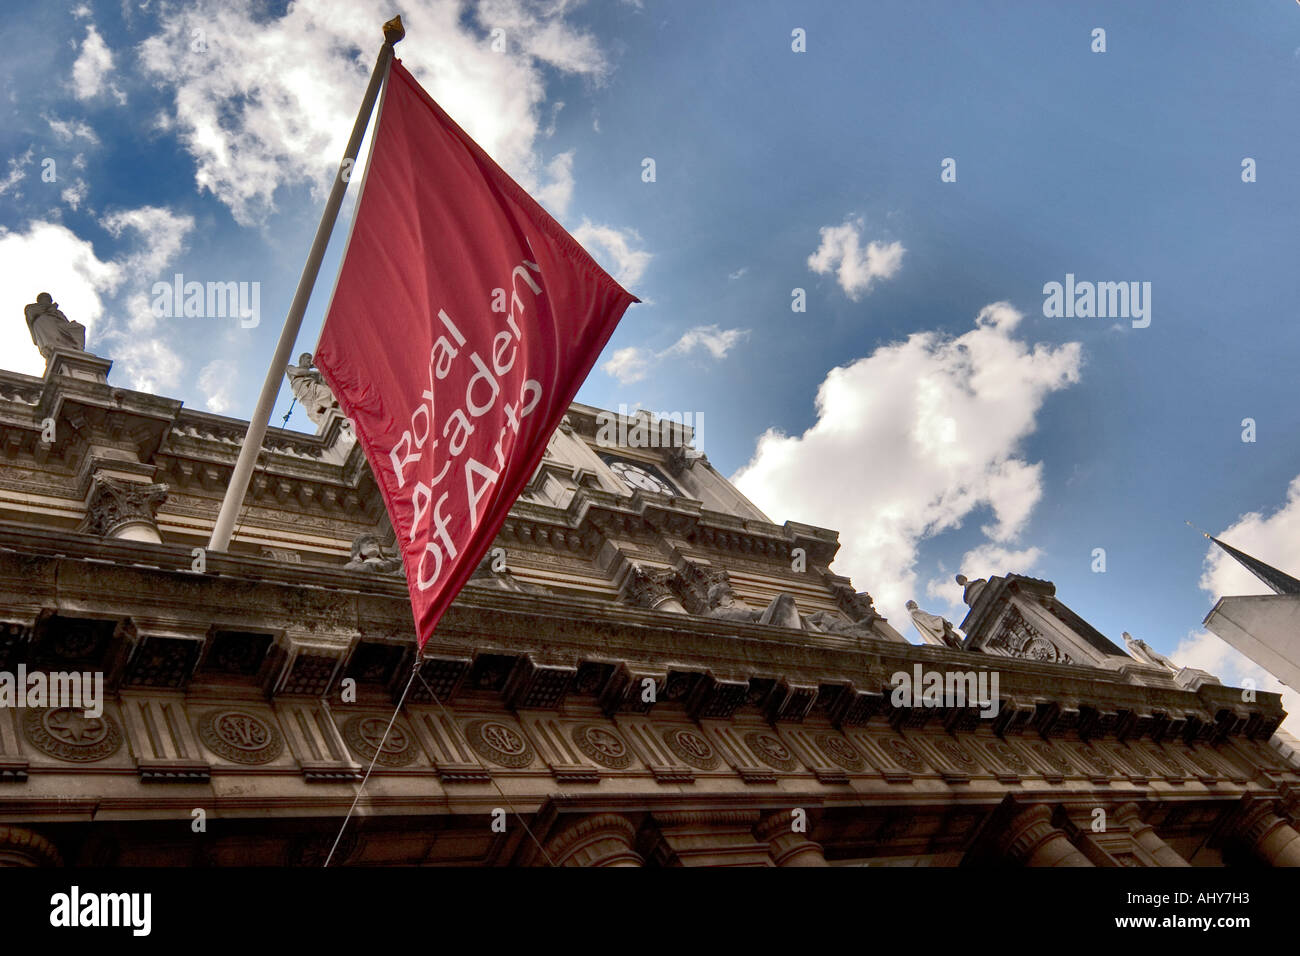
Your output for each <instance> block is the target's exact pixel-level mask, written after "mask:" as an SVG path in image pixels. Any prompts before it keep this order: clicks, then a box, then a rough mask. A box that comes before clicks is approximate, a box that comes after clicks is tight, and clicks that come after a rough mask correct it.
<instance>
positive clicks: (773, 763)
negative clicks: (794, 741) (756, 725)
mask: <svg viewBox="0 0 1300 956" xmlns="http://www.w3.org/2000/svg"><path fill="white" fill-rule="evenodd" d="M745 744H746V746H748V747H749V749H750V750H752V751H753V752H754V756H755V757H757V758H758V759H759V760H761V761H763V763H765V764H767V765H768V766H769V767H775V768H776V769H777V770H786V771H789V770H794V769H795V768H797V767H798V766H799V765H798V764H797V763H795V761H794V755H793V754H791V753H790V748H788V747H787V746H786V745H785V744H783V743H782V742H781V738H780V737H776V736H774V735H772V734H760V733H754V734H745Z"/></svg>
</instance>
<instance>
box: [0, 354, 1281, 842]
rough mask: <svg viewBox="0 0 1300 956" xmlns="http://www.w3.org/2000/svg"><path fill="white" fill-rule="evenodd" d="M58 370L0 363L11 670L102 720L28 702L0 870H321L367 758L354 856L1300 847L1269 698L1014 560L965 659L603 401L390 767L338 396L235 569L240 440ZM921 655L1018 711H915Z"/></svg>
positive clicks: (384, 532) (406, 663)
mask: <svg viewBox="0 0 1300 956" xmlns="http://www.w3.org/2000/svg"><path fill="white" fill-rule="evenodd" d="M47 360H48V366H47V369H46V372H45V375H44V376H43V377H41V378H36V377H32V376H26V375H21V374H16V373H11V372H0V446H2V447H3V450H4V455H3V457H2V458H0V672H8V673H16V672H17V670H18V668H19V667H20V665H21V666H22V667H24V668H25V669H27V670H28V671H43V672H68V673H71V672H99V673H102V674H103V675H104V680H105V697H106V702H105V703H104V706H103V713H102V715H100V716H98V717H92V716H89V715H87V714H85V713H82V712H81V711H79V710H76V709H74V708H68V707H45V708H41V707H17V706H14V707H6V708H3V709H0V863H3V864H17V865H48V866H55V865H67V866H78V865H95V864H100V865H138V864H159V865H178V866H182V865H183V866H194V865H226V864H271V865H321V864H322V863H324V862H325V859H326V857H327V856H328V854H329V851H330V848H331V846H332V845H333V844H334V840H335V837H336V834H337V833H338V831H339V826H340V823H341V822H342V821H343V819H344V817H345V815H346V814H347V813H348V810H349V808H350V806H351V805H352V803H353V800H354V798H355V797H356V796H357V790H358V787H359V782H360V780H361V778H362V776H363V774H364V773H365V771H366V768H367V767H369V766H370V765H371V763H372V762H373V763H374V769H373V773H372V775H371V777H370V779H369V781H368V783H367V785H366V788H365V791H364V795H363V796H362V798H361V800H360V802H359V804H358V808H357V812H356V813H355V814H354V816H353V818H352V820H351V822H350V823H349V825H348V827H347V829H346V830H345V831H344V835H343V838H342V839H341V840H340V841H339V845H338V849H337V851H336V852H335V855H334V858H333V862H332V865H340V864H344V865H385V864H409V865H428V864H440V865H489V866H509V865H524V866H547V865H562V866H575V865H593V866H596V865H599V866H700V865H722V866H825V865H900V866H957V865H968V866H1018V865H1028V866H1058V865H1078V866H1186V865H1189V864H1190V865H1219V864H1244V865H1249V864H1264V865H1297V864H1300V835H1298V834H1297V832H1296V830H1295V829H1294V828H1293V827H1294V818H1295V816H1296V814H1297V812H1300V802H1298V800H1297V796H1298V795H1300V775H1298V773H1297V768H1296V766H1294V765H1292V764H1291V763H1290V762H1289V760H1288V759H1287V758H1286V757H1284V755H1283V754H1282V753H1280V752H1279V751H1278V749H1277V748H1275V747H1274V746H1271V745H1270V738H1271V737H1272V736H1273V733H1274V730H1275V729H1276V728H1277V726H1278V724H1279V723H1280V722H1281V720H1282V718H1283V717H1284V713H1283V711H1282V710H1281V707H1280V702H1279V698H1278V697H1277V696H1276V695H1273V694H1267V693H1262V692H1261V693H1257V694H1255V695H1254V699H1253V700H1250V699H1248V698H1250V697H1251V695H1250V694H1243V692H1241V691H1240V690H1237V689H1234V688H1229V687H1225V686H1223V685H1222V684H1220V683H1219V682H1218V681H1217V680H1216V679H1214V678H1213V677H1212V676H1210V675H1207V674H1204V673H1202V672H1199V671H1190V670H1187V669H1179V668H1177V667H1176V665H1172V664H1170V663H1169V662H1167V661H1165V660H1164V659H1162V658H1160V657H1159V655H1154V654H1152V655H1147V654H1145V652H1143V651H1142V650H1141V648H1142V647H1145V645H1141V642H1133V643H1132V644H1131V645H1130V647H1131V648H1132V652H1126V651H1125V650H1123V649H1121V648H1119V647H1118V646H1116V645H1115V644H1113V643H1112V642H1111V641H1110V640H1108V639H1107V638H1106V637H1104V636H1102V635H1101V634H1099V633H1098V632H1097V631H1096V630H1095V629H1093V628H1092V627H1091V626H1090V625H1088V624H1087V622H1086V621H1084V620H1083V619H1082V618H1081V617H1079V616H1078V615H1077V614H1076V613H1075V612H1073V611H1072V610H1071V609H1070V608H1068V607H1067V606H1066V605H1065V604H1063V603H1062V602H1061V601H1060V600H1059V599H1058V598H1057V597H1056V594H1055V589H1054V588H1053V586H1052V585H1051V584H1050V583H1049V582H1045V581H1038V580H1034V579H1031V578H1025V577H1020V576H1016V575H1008V576H1005V577H1001V578H992V579H989V580H987V581H985V580H980V581H975V582H966V594H967V603H968V604H969V614H968V615H967V617H966V619H965V621H964V622H963V623H962V630H963V631H964V632H965V633H964V635H963V636H962V640H961V641H960V642H959V646H950V645H943V646H938V645H931V644H925V645H916V644H912V643H910V642H909V641H907V640H906V639H905V638H904V637H903V636H902V634H901V633H900V632H899V631H898V630H896V629H895V626H894V625H892V624H891V623H890V622H889V621H887V620H885V619H884V618H882V617H881V616H880V615H879V614H878V613H877V611H876V609H875V607H874V606H873V604H872V602H871V599H870V597H869V596H868V595H867V594H865V593H863V592H859V591H858V590H857V589H856V588H855V586H854V585H853V584H852V583H851V582H849V581H848V580H846V579H845V578H843V577H840V576H838V575H836V574H834V573H832V572H831V571H830V570H829V566H830V564H831V562H832V561H833V559H834V557H835V554H836V550H837V547H838V538H837V535H836V533H835V532H833V531H828V530H825V529H821V528H815V527H811V526H808V525H802V524H796V523H793V522H787V523H786V524H784V525H777V524H774V523H772V522H771V521H769V520H768V519H767V518H766V517H765V516H764V515H763V514H762V513H761V512H759V511H758V509H756V508H755V507H754V506H753V505H752V504H751V503H749V502H748V501H747V500H746V499H745V498H744V497H743V496H742V495H741V494H740V493H739V492H738V491H737V490H736V489H735V488H734V487H732V486H731V485H730V484H729V483H728V482H727V481H726V480H725V479H724V478H722V477H721V476H720V475H719V474H718V472H717V471H715V470H714V469H713V467H712V466H711V465H710V464H709V462H708V460H707V458H705V457H704V456H702V455H700V454H699V453H698V452H696V451H695V450H694V449H693V448H690V447H689V445H688V440H689V438H690V435H689V430H688V429H686V428H685V427H683V426H679V425H675V424H673V423H666V424H665V423H659V422H653V423H652V422H651V421H650V420H648V419H642V420H638V421H634V422H631V423H629V422H624V425H629V424H630V425H631V426H632V427H631V428H630V429H628V430H626V431H625V434H627V435H630V436H636V435H637V434H638V432H637V428H638V427H639V426H650V425H651V424H653V425H654V427H655V428H657V429H659V437H660V438H666V439H667V441H655V442H654V443H653V444H647V443H644V442H641V441H636V440H629V442H628V444H625V445H620V446H616V447H605V445H604V443H602V441H601V440H600V437H601V428H602V424H607V423H608V418H607V417H602V413H599V412H598V411H597V410H596V409H592V408H589V407H585V406H582V405H574V406H573V407H572V409H571V411H570V414H569V415H568V417H567V418H566V419H565V421H564V423H563V424H562V425H561V427H560V428H559V429H558V430H557V432H556V433H555V435H554V436H553V438H552V439H551V444H550V448H549V451H548V453H547V456H546V458H545V460H544V461H543V463H542V464H541V466H540V468H539V469H538V471H537V473H536V476H535V477H534V479H533V480H532V482H531V484H530V485H529V486H528V489H527V491H526V492H525V494H524V495H523V496H522V497H521V498H520V500H519V501H518V502H517V504H516V505H515V506H514V508H513V510H512V512H511V514H510V518H509V520H508V521H507V522H506V524H505V526H504V527H503V528H502V530H501V532H500V535H499V537H498V541H497V545H498V547H497V548H496V549H494V551H493V552H492V553H491V554H489V556H488V558H487V559H486V560H485V561H484V563H483V564H482V565H481V566H480V568H479V570H478V572H477V573H476V574H475V577H474V579H473V580H472V581H471V583H470V584H469V585H467V586H466V588H465V589H464V591H463V592H462V593H461V595H460V597H459V598H458V599H457V601H456V603H455V604H454V605H453V607H452V609H451V610H450V612H449V613H448V614H447V615H446V617H445V618H444V620H443V622H442V623H441V625H440V626H439V628H438V631H437V633H436V634H435V635H434V636H433V638H432V640H431V641H430V642H429V644H428V646H427V647H426V649H425V652H424V655H423V657H422V659H421V660H420V661H419V662H418V675H417V679H416V680H415V681H414V682H413V684H412V685H411V687H412V689H411V691H410V694H409V696H408V697H407V698H406V701H405V703H404V705H403V706H402V707H401V708H400V710H399V711H398V713H397V716H396V718H395V720H394V722H393V726H392V731H391V734H390V735H389V736H388V739H387V742H386V743H385V744H383V746H382V748H381V746H380V743H381V741H382V740H383V739H384V732H385V729H386V728H387V726H388V723H389V720H390V718H392V716H393V710H394V705H395V703H396V700H397V699H398V697H399V695H400V693H401V691H402V689H403V688H404V687H405V686H406V684H407V680H408V677H409V675H410V673H411V671H412V669H413V668H414V667H416V666H417V662H416V660H415V644H414V633H413V628H412V620H411V610H410V605H409V601H408V597H407V593H406V584H405V580H404V578H403V577H402V576H401V572H400V570H399V569H398V566H397V562H396V560H395V551H394V549H393V548H392V537H393V534H392V529H391V526H390V525H389V524H388V521H387V518H386V515H385V512H384V508H383V504H382V502H381V500H380V496H379V493H378V491H377V489H376V486H375V483H374V481H373V479H372V477H371V474H370V471H369V468H368V466H367V464H366V461H365V459H364V457H363V456H362V454H361V452H360V450H359V448H358V447H357V446H356V444H355V442H354V440H353V438H352V435H351V432H350V430H349V428H348V423H347V422H346V421H344V420H343V419H341V418H340V417H339V414H338V412H337V410H336V409H330V408H329V407H328V403H320V402H318V403H316V405H315V409H316V410H317V412H318V417H319V418H320V421H319V428H318V432H317V434H315V435H308V434H301V433H296V432H289V431H281V430H275V429H272V431H271V433H270V435H269V437H268V440H267V443H266V449H265V451H264V452H263V454H262V456H261V459H260V461H259V464H258V468H257V471H256V473H255V476H254V479H253V483H252V487H251V490H250V494H249V499H248V503H247V505H246V508H245V511H244V513H243V514H242V515H241V519H240V522H239V527H238V531H237V534H236V536H235V539H234V542H233V544H232V547H231V549H230V551H229V552H228V553H224V554H219V553H209V552H206V551H205V550H204V546H205V544H206V543H207V540H208V535H209V532H210V530H211V527H212V523H213V521H214V519H215V516H216V513H217V509H218V505H219V504H220V500H221V497H222V494H223V492H224V490H225V488H226V483H227V480H228V477H229V474H230V471H231V468H232V466H233V464H234V461H235V456H236V453H237V451H238V449H239V445H240V442H241V440H242V437H243V434H244V428H245V425H244V423H243V422H240V421H236V420H233V419H230V418H225V417H222V416H219V415H213V414H209V413H206V412H202V411H195V410H191V409H187V408H184V407H183V406H182V404H181V403H180V402H179V401H176V400H172V399H168V398H163V397H160V396H156V395H149V394H143V393H140V392H134V391H130V390H126V389H122V388H118V387H114V386H113V385H111V384H109V382H108V372H109V368H110V364H111V363H110V361H109V360H107V359H105V358H101V357H98V356H95V355H92V354H89V353H87V352H84V351H80V350H79V349H76V348H71V347H68V346H67V343H64V342H54V343H53V344H51V345H50V346H49V348H48V350H47ZM305 368H306V366H304V365H301V363H300V366H299V371H300V373H301V371H302V370H303V369H305ZM645 430H646V429H645V428H642V432H644V431H645ZM633 444H634V445H636V446H637V447H630V446H631V445H633ZM950 632H951V628H950V627H949V628H947V629H945V633H950ZM1139 645H1140V646H1139ZM900 672H902V673H907V674H909V675H910V674H917V675H923V674H928V673H933V672H937V673H940V674H941V675H953V674H959V675H968V676H969V677H971V678H972V679H974V678H978V677H980V675H982V676H983V677H984V678H991V677H993V676H994V675H996V677H997V684H996V685H995V686H996V687H997V695H996V699H994V700H993V701H992V702H991V706H990V707H988V708H986V709H985V708H982V706H981V705H982V704H985V703H989V702H988V701H979V700H972V699H969V698H968V699H966V700H965V701H964V702H958V701H955V700H954V699H953V698H952V697H951V695H949V696H946V697H944V698H942V699H940V700H938V701H927V700H926V699H925V698H923V697H921V696H920V695H918V696H917V698H916V699H914V700H912V701H910V703H909V704H908V705H904V706H898V705H896V703H895V701H894V700H893V694H892V691H893V686H892V684H891V678H892V676H893V675H894V674H896V673H900ZM981 686H983V685H981ZM931 704H933V706H932V705H931ZM1099 811H1100V813H1099ZM1099 819H1100V820H1102V821H1103V823H1104V826H1102V827H1101V828H1100V829H1099V828H1098V826H1097V822H1098V820H1099Z"/></svg>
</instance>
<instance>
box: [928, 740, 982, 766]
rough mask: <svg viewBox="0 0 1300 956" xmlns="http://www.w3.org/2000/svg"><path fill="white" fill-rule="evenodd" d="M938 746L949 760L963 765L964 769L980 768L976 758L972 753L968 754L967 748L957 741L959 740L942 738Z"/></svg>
mask: <svg viewBox="0 0 1300 956" xmlns="http://www.w3.org/2000/svg"><path fill="white" fill-rule="evenodd" d="M937 746H938V747H939V750H940V751H941V752H942V753H943V755H944V756H945V757H947V758H948V759H949V760H951V761H952V762H953V763H955V764H956V765H957V766H959V767H961V768H962V769H964V770H978V769H979V764H977V763H976V762H975V758H974V757H972V756H971V755H970V754H968V753H967V752H966V748H965V747H963V746H962V745H961V744H959V743H957V741H955V740H940V741H939V743H938V745H937Z"/></svg>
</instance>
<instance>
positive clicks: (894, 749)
mask: <svg viewBox="0 0 1300 956" xmlns="http://www.w3.org/2000/svg"><path fill="white" fill-rule="evenodd" d="M889 750H890V754H891V756H893V758H894V759H895V760H897V761H898V765H899V766H900V767H906V768H907V769H908V770H910V771H912V772H913V773H920V772H921V771H922V770H924V769H925V763H924V762H923V761H922V760H921V755H920V754H918V753H917V752H916V751H915V750H913V749H912V745H911V744H908V743H905V742H904V741H901V740H891V741H890V742H889Z"/></svg>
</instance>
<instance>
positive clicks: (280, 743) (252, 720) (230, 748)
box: [199, 710, 284, 764]
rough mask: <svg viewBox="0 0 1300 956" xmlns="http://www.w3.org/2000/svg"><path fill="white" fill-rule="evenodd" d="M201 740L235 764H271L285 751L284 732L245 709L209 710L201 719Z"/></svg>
mask: <svg viewBox="0 0 1300 956" xmlns="http://www.w3.org/2000/svg"><path fill="white" fill-rule="evenodd" d="M199 739H200V740H202V741H203V746H205V747H207V748H208V749H209V750H211V751H212V752H213V753H214V754H216V755H217V756H218V757H225V758H226V759H227V760H231V761H234V762H235V763H248V764H258V763H270V762H271V761H272V760H274V759H275V758H276V757H278V756H280V754H281V753H282V752H283V751H284V738H283V737H281V736H280V731H278V730H276V729H275V727H273V726H272V725H271V724H270V723H269V722H268V721H265V720H263V719H262V718H261V717H258V716H257V715H256V714H250V713H248V712H246V711H242V710H210V711H208V712H207V713H206V714H204V715H203V716H202V717H200V718H199Z"/></svg>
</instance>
